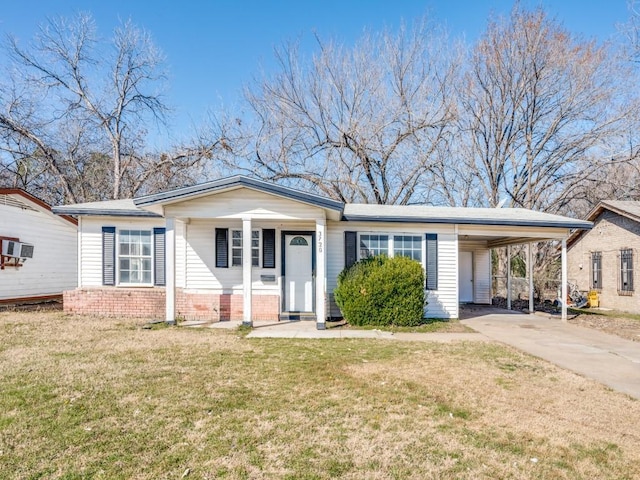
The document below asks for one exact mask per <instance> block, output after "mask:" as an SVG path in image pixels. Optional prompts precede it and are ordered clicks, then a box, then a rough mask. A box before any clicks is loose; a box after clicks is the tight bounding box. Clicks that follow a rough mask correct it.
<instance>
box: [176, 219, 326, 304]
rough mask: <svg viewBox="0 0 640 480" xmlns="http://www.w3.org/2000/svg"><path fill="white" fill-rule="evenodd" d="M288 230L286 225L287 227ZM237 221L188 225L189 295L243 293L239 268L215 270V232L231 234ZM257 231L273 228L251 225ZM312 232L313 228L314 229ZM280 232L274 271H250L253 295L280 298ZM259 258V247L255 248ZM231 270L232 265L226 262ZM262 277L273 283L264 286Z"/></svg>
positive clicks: (299, 226) (260, 224) (306, 228)
mask: <svg viewBox="0 0 640 480" xmlns="http://www.w3.org/2000/svg"><path fill="white" fill-rule="evenodd" d="M287 226H288V225H287ZM237 227H238V222H237V221H224V220H217V221H216V220H192V221H191V222H190V223H189V225H187V236H186V250H185V259H186V268H185V270H186V274H185V278H186V285H185V287H186V288H187V289H188V290H190V291H199V292H204V291H211V292H216V293H242V269H241V268H216V266H215V264H216V257H215V229H216V228H228V229H229V230H230V236H231V232H232V231H233V230H234V229H237ZM253 227H254V228H255V230H256V231H261V230H262V229H263V228H276V225H275V224H274V223H268V222H266V223H263V222H260V223H254V225H253ZM313 228H315V227H313ZM296 229H299V230H310V231H311V230H312V227H311V225H305V226H301V225H296V227H295V228H292V230H296ZM281 232H282V230H281V229H280V228H276V238H275V240H276V246H275V252H276V268H275V269H274V268H266V269H265V268H262V267H255V266H254V267H253V268H252V270H251V277H252V285H253V289H254V293H256V294H260V293H265V294H270V295H273V294H278V295H279V294H280V281H279V277H280V269H281V258H280V248H281V247H280V242H281V238H280V237H281ZM258 248H259V249H258V254H259V255H261V246H259V247H258ZM229 265H230V266H231V261H230V262H229ZM261 275H268V276H274V275H275V278H276V281H273V282H272V281H269V282H263V281H262V278H261Z"/></svg>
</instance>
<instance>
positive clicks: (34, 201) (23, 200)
mask: <svg viewBox="0 0 640 480" xmlns="http://www.w3.org/2000/svg"><path fill="white" fill-rule="evenodd" d="M15 197H20V198H18V199H17V198H15ZM10 199H12V200H13V201H10ZM0 204H4V205H12V206H14V207H18V208H25V209H29V210H35V211H43V210H44V211H45V212H47V213H51V214H55V213H56V212H54V211H53V209H52V208H51V206H49V204H48V203H46V202H44V201H42V200H40V199H39V198H38V197H34V196H33V195H31V194H30V193H29V192H26V191H25V190H22V189H21V188H0ZM58 216H59V217H60V218H62V219H63V220H65V221H67V222H69V223H71V224H72V225H78V221H77V220H76V219H75V218H72V217H69V216H68V215H58Z"/></svg>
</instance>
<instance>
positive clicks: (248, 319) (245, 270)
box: [242, 217, 253, 327]
mask: <svg viewBox="0 0 640 480" xmlns="http://www.w3.org/2000/svg"><path fill="white" fill-rule="evenodd" d="M251 293H252V291H251V217H248V218H243V219H242V324H243V325H246V326H248V327H251V326H253V317H252V316H251V313H252V312H251Z"/></svg>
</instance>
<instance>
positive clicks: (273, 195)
mask: <svg viewBox="0 0 640 480" xmlns="http://www.w3.org/2000/svg"><path fill="white" fill-rule="evenodd" d="M54 211H55V212H56V213H58V214H64V215H74V216H77V217H78V269H79V277H78V278H79V281H78V288H77V289H75V290H72V291H68V292H66V293H65V297H64V305H65V309H66V310H67V311H68V312H78V313H99V314H107V315H135V316H147V317H149V316H159V315H163V316H164V317H165V318H166V319H167V320H174V319H200V320H210V321H217V320H229V319H233V320H242V321H243V322H244V323H245V324H251V323H252V321H253V320H278V319H313V320H315V321H316V322H317V327H318V328H319V329H323V328H324V327H325V320H326V319H327V318H330V317H335V316H339V311H338V309H337V307H336V306H335V304H334V303H333V301H332V298H333V295H332V292H333V290H334V288H335V286H336V278H337V276H338V274H339V273H340V271H341V270H342V269H343V268H344V267H345V266H346V265H350V264H352V263H354V262H355V261H357V260H358V259H360V258H363V257H365V256H369V255H372V254H378V253H386V254H388V255H390V256H393V255H407V256H410V257H412V258H414V259H416V260H417V261H419V262H420V263H422V265H423V267H424V269H425V272H426V274H427V279H426V284H425V291H426V294H427V301H428V305H427V306H426V307H425V316H426V317H437V318H457V317H458V309H459V304H460V303H461V302H473V303H479V304H490V303H491V255H490V250H491V249H492V248H495V247H500V246H505V245H510V244H519V243H527V242H534V241H541V240H550V239H557V240H559V241H562V242H564V241H565V239H566V238H567V237H568V236H569V235H570V234H571V231H572V230H574V229H582V228H586V229H588V228H591V223H590V222H586V221H582V220H575V219H572V218H567V217H562V216H557V215H550V214H545V213H540V212H535V211H529V210H523V209H510V208H503V209H493V208H449V207H430V206H391V205H364V204H344V203H342V202H339V201H335V200H332V199H329V198H325V197H322V196H318V195H313V194H310V193H307V192H303V191H299V190H295V189H292V188H287V187H283V186H279V185H275V184H272V183H268V182H264V181H260V180H256V179H253V178H248V177H245V176H234V177H229V178H223V179H220V180H217V181H213V182H209V183H204V184H200V185H195V186H192V187H186V188H179V189H175V190H171V191H168V192H164V193H158V194H154V195H148V196H143V197H138V198H134V199H130V200H114V201H105V202H94V203H84V204H76V205H67V206H61V207H56V208H55V209H54ZM563 244H564V243H563ZM565 250H566V248H564V249H563V258H564V255H565V253H566V252H565ZM565 278H566V277H565ZM564 283H566V282H564Z"/></svg>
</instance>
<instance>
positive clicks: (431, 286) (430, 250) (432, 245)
mask: <svg viewBox="0 0 640 480" xmlns="http://www.w3.org/2000/svg"><path fill="white" fill-rule="evenodd" d="M437 289H438V235H437V234H436V233H427V290H437Z"/></svg>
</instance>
